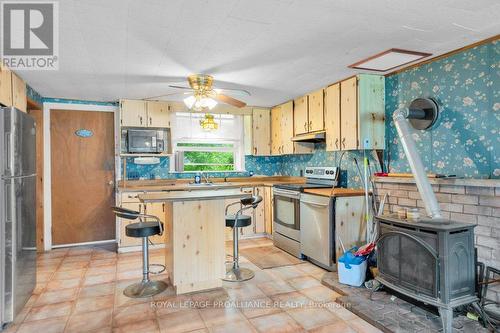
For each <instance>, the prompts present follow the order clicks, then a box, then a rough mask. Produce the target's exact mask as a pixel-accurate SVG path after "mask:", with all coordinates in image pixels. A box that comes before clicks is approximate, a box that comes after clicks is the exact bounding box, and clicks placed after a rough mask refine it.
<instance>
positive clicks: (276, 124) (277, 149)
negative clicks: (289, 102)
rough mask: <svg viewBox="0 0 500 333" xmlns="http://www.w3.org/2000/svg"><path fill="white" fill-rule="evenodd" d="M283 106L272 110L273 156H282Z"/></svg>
mask: <svg viewBox="0 0 500 333" xmlns="http://www.w3.org/2000/svg"><path fill="white" fill-rule="evenodd" d="M282 149H283V148H282V135H281V106H275V107H273V108H272V109H271V155H281V150H282Z"/></svg>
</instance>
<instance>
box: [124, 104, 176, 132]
mask: <svg viewBox="0 0 500 333" xmlns="http://www.w3.org/2000/svg"><path fill="white" fill-rule="evenodd" d="M170 120H171V119H170V105H169V103H167V102H159V101H142V100H133V99H122V100H120V123H121V125H122V126H125V127H170Z"/></svg>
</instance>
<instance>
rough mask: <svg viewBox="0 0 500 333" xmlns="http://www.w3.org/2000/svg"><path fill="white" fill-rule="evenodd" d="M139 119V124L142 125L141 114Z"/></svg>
mask: <svg viewBox="0 0 500 333" xmlns="http://www.w3.org/2000/svg"><path fill="white" fill-rule="evenodd" d="M139 121H140V122H141V125H142V116H140V117H139Z"/></svg>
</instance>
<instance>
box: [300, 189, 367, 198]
mask: <svg viewBox="0 0 500 333" xmlns="http://www.w3.org/2000/svg"><path fill="white" fill-rule="evenodd" d="M304 193H309V194H316V195H321V196H324V197H357V196H360V195H365V191H364V190H362V189H355V188H334V189H331V188H311V189H305V190H304Z"/></svg>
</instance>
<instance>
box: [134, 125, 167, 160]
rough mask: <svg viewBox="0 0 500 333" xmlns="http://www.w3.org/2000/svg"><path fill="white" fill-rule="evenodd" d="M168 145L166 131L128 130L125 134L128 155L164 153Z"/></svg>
mask: <svg viewBox="0 0 500 333" xmlns="http://www.w3.org/2000/svg"><path fill="white" fill-rule="evenodd" d="M168 144H169V143H168V131H166V130H156V129H129V130H128V132H127V152H128V153H152V154H161V153H166V152H167V147H168Z"/></svg>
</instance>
